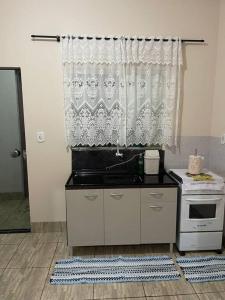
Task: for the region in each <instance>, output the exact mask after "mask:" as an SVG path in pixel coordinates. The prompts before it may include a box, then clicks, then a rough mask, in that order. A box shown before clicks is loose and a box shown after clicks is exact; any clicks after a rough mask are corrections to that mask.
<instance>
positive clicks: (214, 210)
mask: <svg viewBox="0 0 225 300" xmlns="http://www.w3.org/2000/svg"><path fill="white" fill-rule="evenodd" d="M223 215H224V195H185V196H182V198H181V215H180V231H181V232H192V231H222V230H223Z"/></svg>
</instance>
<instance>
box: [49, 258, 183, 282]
mask: <svg viewBox="0 0 225 300" xmlns="http://www.w3.org/2000/svg"><path fill="white" fill-rule="evenodd" d="M179 277H180V275H179V272H178V271H177V270H176V267H175V265H174V262H173V260H172V258H171V257H169V256H129V257H124V256H118V257H107V258H105V257H104V258H81V257H73V258H71V259H62V260H59V261H57V262H56V265H55V268H54V273H53V274H52V276H51V278H50V283H51V284H85V283H86V284H90V283H113V282H137V281H157V280H177V279H179Z"/></svg>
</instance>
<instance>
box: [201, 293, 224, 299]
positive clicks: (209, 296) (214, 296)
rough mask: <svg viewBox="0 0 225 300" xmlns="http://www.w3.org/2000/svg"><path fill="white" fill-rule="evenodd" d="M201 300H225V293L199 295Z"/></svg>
mask: <svg viewBox="0 0 225 300" xmlns="http://www.w3.org/2000/svg"><path fill="white" fill-rule="evenodd" d="M198 297H199V299H200V300H224V299H225V293H205V294H198Z"/></svg>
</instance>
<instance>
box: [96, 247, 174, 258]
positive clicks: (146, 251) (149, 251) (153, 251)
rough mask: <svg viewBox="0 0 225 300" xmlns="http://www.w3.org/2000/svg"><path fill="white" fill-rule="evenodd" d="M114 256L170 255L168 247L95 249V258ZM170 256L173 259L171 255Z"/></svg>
mask: <svg viewBox="0 0 225 300" xmlns="http://www.w3.org/2000/svg"><path fill="white" fill-rule="evenodd" d="M116 255H128V256H129V255H134V256H135V255H169V256H170V255H171V254H170V252H169V245H167V244H166V245H164V244H163V245H160V244H157V245H127V246H99V247H95V256H116ZM172 256H174V257H175V255H174V254H173V255H172Z"/></svg>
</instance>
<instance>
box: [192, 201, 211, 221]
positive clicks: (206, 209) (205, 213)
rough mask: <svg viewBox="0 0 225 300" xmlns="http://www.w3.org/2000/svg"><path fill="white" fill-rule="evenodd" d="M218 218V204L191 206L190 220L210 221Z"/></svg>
mask: <svg viewBox="0 0 225 300" xmlns="http://www.w3.org/2000/svg"><path fill="white" fill-rule="evenodd" d="M215 217H216V204H191V205H190V210H189V219H210V218H215Z"/></svg>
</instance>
